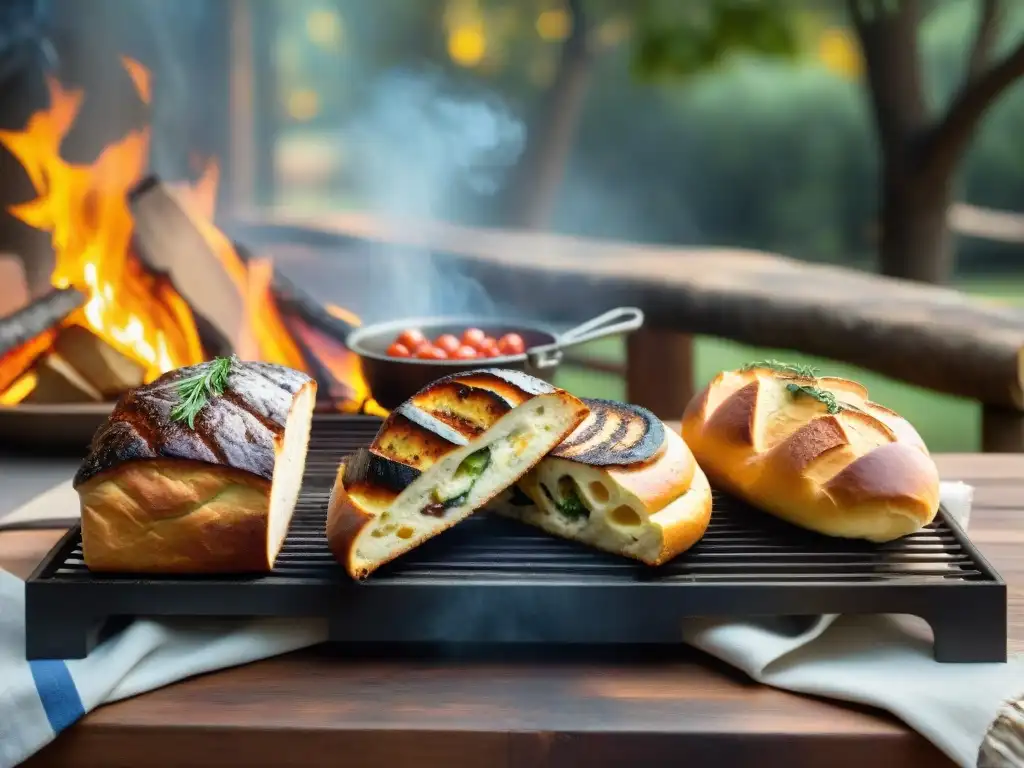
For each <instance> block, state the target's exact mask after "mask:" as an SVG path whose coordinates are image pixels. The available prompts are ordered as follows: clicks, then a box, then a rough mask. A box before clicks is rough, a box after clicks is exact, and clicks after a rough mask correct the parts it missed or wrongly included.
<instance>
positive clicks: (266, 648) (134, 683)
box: [0, 569, 327, 768]
mask: <svg viewBox="0 0 1024 768" xmlns="http://www.w3.org/2000/svg"><path fill="white" fill-rule="evenodd" d="M326 639H327V623H326V622H325V621H306V622H296V621H294V620H290V619H289V620H276V619H260V620H238V619H175V620H162V621H148V620H139V621H135V622H133V623H132V624H131V625H130V626H129V627H128V628H126V629H125V630H124V631H122V632H120V633H119V634H117V635H115V636H114V637H112V638H110V639H108V640H107V641H105V642H104V643H102V644H101V645H100V646H98V647H97V648H96V649H95V650H94V651H93V652H92V653H91V654H90V655H89V656H88V657H87V658H85V659H76V660H69V661H60V660H53V661H26V660H25V582H23V581H22V580H21V579H19V578H17V577H15V576H13V575H12V574H10V573H7V572H6V571H4V570H2V569H0V768H11V766H14V765H17V764H18V763H20V762H21V761H23V760H25V759H26V758H28V757H29V756H30V755H32V754H34V753H35V752H37V751H38V750H40V749H42V748H43V747H44V746H46V745H47V744H48V743H49V742H51V741H52V740H53V739H54V738H55V737H56V735H57V734H58V733H60V731H62V730H63V729H64V728H67V727H68V726H69V725H71V724H73V723H74V722H75V721H76V720H78V719H79V718H80V717H82V716H83V715H84V714H85V713H86V712H90V711H92V710H93V709H95V708H96V707H98V706H100V705H101V704H108V703H110V702H113V701H118V700H119V699H125V698H128V697H129V696H135V695H136V694H139V693H145V692H146V691H151V690H153V689H155V688H160V687H162V686H165V685H169V684H170V683H173V682H176V681H178V680H182V679H184V678H186V677H191V676H192V675H198V674H201V673H203V672H210V671H212V670H215V669H222V668H224V667H233V666H237V665H240V664H247V663H249V662H250V661H256V660H257V659H264V658H267V657H269V656H276V655H278V654H281V653H287V652H288V651H293V650H296V649H298V648H304V647H306V646H309V645H315V644H316V643H320V642H323V641H324V640H326Z"/></svg>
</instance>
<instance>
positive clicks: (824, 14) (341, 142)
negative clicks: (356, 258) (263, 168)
mask: <svg viewBox="0 0 1024 768" xmlns="http://www.w3.org/2000/svg"><path fill="white" fill-rule="evenodd" d="M276 13H277V14H278V15H279V17H280V31H279V33H278V37H277V41H276V46H277V47H276V71H277V77H278V80H277V88H278V92H279V94H280V98H279V106H280V110H281V113H282V116H281V119H282V124H283V125H284V126H285V129H286V130H285V132H283V133H282V135H281V140H280V142H279V145H278V149H279V155H278V157H279V160H280V162H282V163H284V176H283V177H282V185H283V186H282V187H281V188H280V189H279V190H278V191H277V199H278V201H279V202H287V201H288V200H289V199H292V198H293V197H294V196H298V197H300V198H301V197H303V195H304V193H303V191H302V190H303V185H304V184H305V185H306V187H307V188H308V187H309V183H312V182H310V180H309V179H308V178H307V179H306V181H305V182H304V181H302V179H303V176H304V174H303V168H302V166H303V160H302V157H303V154H304V152H305V153H307V154H308V157H307V159H306V160H305V163H306V166H307V167H306V168H305V172H306V176H309V175H313V176H317V175H319V176H320V177H324V176H325V175H326V176H330V177H331V178H330V179H326V178H321V179H320V182H322V183H326V184H327V186H328V187H330V192H331V194H330V195H328V196H327V197H324V196H322V195H320V193H319V191H318V192H317V196H318V198H319V199H321V200H327V199H330V200H332V204H335V203H337V202H338V201H339V200H340V201H343V202H344V204H348V205H355V206H359V205H360V204H361V203H360V189H359V187H360V183H359V182H360V179H359V178H358V176H359V175H358V174H348V175H347V173H346V168H350V167H352V158H351V154H350V153H351V152H353V151H356V145H355V144H354V143H351V144H350V145H348V146H346V142H345V136H346V132H345V130H344V126H345V124H346V122H347V121H348V120H349V119H350V117H351V115H352V114H358V113H359V111H360V109H361V105H362V104H363V103H365V101H366V99H367V98H368V92H370V91H372V90H373V88H374V84H375V83H377V82H378V76H379V75H380V74H381V73H383V72H387V71H393V70H395V69H403V68H404V69H408V70H410V71H416V70H422V69H423V68H425V67H426V68H430V69H431V70H436V71H438V72H441V73H443V76H444V77H445V78H446V79H447V82H449V83H452V84H453V85H452V88H454V89H455V90H458V89H459V88H461V87H467V88H468V87H473V88H477V89H481V90H483V91H486V92H487V93H488V94H495V95H497V96H498V97H499V98H500V99H501V100H502V101H503V103H505V104H507V105H508V106H509V108H510V109H511V110H512V112H513V113H514V114H515V115H517V116H518V118H519V119H521V120H522V122H523V125H524V127H525V131H524V135H525V140H524V143H523V146H522V148H521V151H520V153H519V155H518V161H517V162H516V163H515V164H513V165H512V167H511V168H509V169H508V170H507V172H506V174H505V177H504V179H503V183H502V184H501V185H500V189H499V190H498V191H497V192H493V193H491V192H489V193H487V194H480V193H474V192H472V191H471V190H465V189H460V188H459V185H458V184H454V183H453V184H452V185H450V188H449V189H448V190H447V192H446V194H445V195H444V197H445V205H444V206H443V207H442V209H441V210H438V211H436V213H437V215H442V216H446V217H448V218H452V219H457V220H461V221H466V222H469V223H486V224H500V225H504V226H517V227H531V228H551V229H555V230H558V231H562V232H569V233H579V234H587V235H593V236H605V237H621V238H630V239H638V240H645V241H655V242H671V243H679V244H691V243H715V244H730V245H740V246H748V247H755V248H763V249H766V250H772V251H780V252H783V253H786V254H789V255H793V256H797V257H800V258H806V259H813V260H824V261H836V262H843V263H850V264H855V265H859V266H864V267H868V268H870V267H873V266H877V267H878V268H880V269H881V270H882V271H883V272H885V273H887V274H890V275H898V276H903V277H910V278H914V279H921V280H929V281H938V282H941V281H946V280H948V279H949V278H950V277H951V276H952V275H953V274H954V273H956V272H960V273H965V272H966V273H969V272H972V271H991V270H993V269H996V270H999V269H1009V268H1017V265H1018V259H1019V255H1018V254H1019V246H1012V245H1009V246H1008V245H1003V244H998V243H992V242H986V241H974V240H968V241H962V242H959V243H956V245H957V253H958V254H959V258H957V259H954V258H953V245H954V242H953V240H952V238H951V237H950V235H949V230H948V227H947V226H946V215H945V211H946V208H947V207H948V204H949V203H950V202H951V201H952V200H964V201H969V202H971V203H974V204H977V205H981V206H989V207H993V208H996V209H1001V210H1010V211H1022V210H1024V149H1022V146H1024V144H1022V143H1021V141H1020V136H1021V129H1020V126H1021V125H1024V92H1022V89H1021V88H1020V87H1019V84H1018V83H1017V79H1018V77H1019V75H1020V73H1021V72H1024V46H1022V43H1021V40H1022V39H1024V3H1019V4H1018V3H1016V2H1013V1H1012V0H1011V1H1010V2H1006V0H1004V2H1002V3H999V2H995V0H931V1H930V2H929V1H928V0H898V1H897V0H835V1H834V2H833V1H826V0H817V1H815V2H804V1H802V0H708V2H702V3H673V2H671V1H670V0H637V1H636V2H631V3H628V4H625V3H614V2H610V1H609V0H564V1H563V0H522V1H521V2H515V3H511V2H506V1H505V0H422V1H420V2H405V1H404V0H380V2H376V3H373V4H361V3H355V2H352V1H351V0H323V1H322V2H318V1H316V0H303V1H302V2H298V1H295V0H289V1H288V2H284V1H283V0H281V1H280V2H279V5H278V7H277V9H276ZM409 130H410V131H413V130H415V126H410V128H409ZM301 137H305V139H306V144H305V149H302V146H303V145H302V142H301V141H300V140H299V139H300V138H301ZM317 142H319V143H320V146H321V149H322V153H323V155H324V157H327V156H328V155H329V156H330V157H331V161H330V162H325V161H313V160H312V159H311V158H312V157H313V156H315V155H316V153H315V152H313V151H312V149H311V147H313V146H314V145H316V144H317ZM346 158H347V159H346ZM309 166H312V168H310V167H309ZM289 168H290V169H291V171H294V172H289V171H288V170H287V169H289ZM328 168H331V169H332V171H331V172H330V173H328V172H327V169H328ZM313 186H314V187H316V183H313Z"/></svg>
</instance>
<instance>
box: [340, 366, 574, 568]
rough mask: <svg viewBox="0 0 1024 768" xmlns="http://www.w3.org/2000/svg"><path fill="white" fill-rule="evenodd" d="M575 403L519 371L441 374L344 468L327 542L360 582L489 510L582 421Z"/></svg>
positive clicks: (564, 394)
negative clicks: (479, 511)
mask: <svg viewBox="0 0 1024 768" xmlns="http://www.w3.org/2000/svg"><path fill="white" fill-rule="evenodd" d="M586 415H587V407H586V406H585V405H584V404H583V403H582V402H581V401H580V400H579V399H578V398H576V397H574V396H573V395H570V394H569V393H568V392H565V391H564V390H561V389H557V388H556V387H553V386H551V385H550V384H548V383H547V382H545V381H542V380H540V379H537V378H534V377H533V376H529V375H527V374H525V373H522V372H521V371H509V370H498V369H487V370H477V371H469V372H467V373H460V374H455V375H452V376H448V377H445V378H443V379H440V380H438V381H435V382H433V383H432V384H429V385H428V386H426V387H424V388H423V389H422V390H420V391H419V392H417V393H416V394H415V395H413V396H412V397H411V398H410V399H409V400H407V401H406V402H405V403H403V404H402V405H400V406H399V407H398V408H396V409H395V410H394V411H392V413H391V415H390V416H388V418H387V420H386V421H385V422H384V424H383V425H381V428H380V430H379V431H378V433H377V436H376V438H375V439H374V441H373V443H372V444H371V445H370V446H369V448H364V449H362V450H360V451H358V452H356V453H355V454H354V455H353V456H351V457H349V458H348V459H347V460H346V461H345V462H344V463H343V464H342V466H341V467H339V469H338V474H337V478H336V480H335V483H334V489H333V491H332V493H331V498H330V502H329V505H328V513H327V541H328V544H329V545H330V548H331V551H332V552H333V553H334V556H335V557H336V558H337V559H338V561H339V562H340V563H341V564H342V565H343V566H344V567H345V569H346V570H347V571H348V573H349V575H351V576H352V577H353V578H356V579H362V578H365V577H366V576H368V575H369V574H370V573H372V572H373V571H374V570H376V569H377V568H379V567H380V566H382V565H384V564H385V563H387V562H389V561H391V560H393V559H394V558H396V557H398V556H399V555H401V554H403V553H405V552H408V551H409V550H410V549H412V548H414V547H416V546H418V545H420V544H422V543H423V542H424V541H426V540H427V539H430V538H432V537H434V536H436V535H437V534H439V533H441V532H442V531H444V530H446V529H448V528H450V527H451V526H453V525H455V524H456V523H458V522H459V521H461V520H464V519H465V518H467V517H469V515H471V514H472V513H473V512H474V511H475V510H477V509H479V508H480V507H481V506H483V505H484V504H486V503H487V502H488V501H490V500H491V498H493V497H494V496H495V494H497V493H499V492H501V491H502V490H504V489H505V488H507V487H508V486H509V485H511V484H512V483H514V482H515V481H516V480H518V479H519V478H520V477H521V476H522V475H523V474H524V473H525V472H527V471H528V470H529V469H530V468H531V467H533V466H534V465H535V464H536V463H537V462H538V461H540V460H541V459H542V458H543V457H544V455H545V454H547V453H548V452H549V451H550V450H551V449H552V448H554V447H555V446H556V445H558V444H559V443H560V442H562V440H563V439H565V437H566V436H568V435H569V434H570V433H571V432H572V431H573V430H574V429H575V428H576V426H577V425H578V424H579V423H580V422H581V421H582V420H583V419H584V418H585V417H586Z"/></svg>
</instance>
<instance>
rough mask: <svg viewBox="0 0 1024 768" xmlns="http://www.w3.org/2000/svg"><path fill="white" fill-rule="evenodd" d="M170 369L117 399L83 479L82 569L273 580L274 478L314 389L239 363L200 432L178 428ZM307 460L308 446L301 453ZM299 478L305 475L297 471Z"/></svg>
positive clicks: (269, 368) (277, 370) (297, 375)
mask: <svg viewBox="0 0 1024 768" xmlns="http://www.w3.org/2000/svg"><path fill="white" fill-rule="evenodd" d="M206 365H209V363H204V364H203V365H202V366H191V367H188V368H183V369H178V370H175V371H171V372H169V373H167V374H165V375H164V376H161V377H160V378H158V379H157V380H155V381H154V382H152V383H151V384H148V385H146V386H143V387H139V388H137V389H134V390H132V391H130V392H128V393H126V394H125V395H124V396H122V397H121V399H120V400H119V401H118V403H117V404H116V405H115V408H114V410H113V412H112V413H111V415H110V417H109V418H108V420H107V421H106V423H105V424H104V425H103V426H101V427H100V429H99V430H97V432H96V435H95V436H94V437H93V440H92V444H91V445H90V449H89V453H88V455H87V456H86V458H85V460H84V461H83V462H82V465H81V466H80V468H79V470H78V472H77V473H76V475H75V479H74V486H75V489H76V490H77V492H78V495H79V499H80V503H81V509H82V547H83V555H84V559H85V563H86V565H87V566H88V567H89V568H90V569H93V570H98V571H119V572H133V573H160V572H163V573H213V572H238V571H266V570H269V569H270V568H272V567H273V563H272V562H271V556H270V552H269V549H268V538H269V537H270V536H271V535H272V531H271V528H272V524H271V520H270V517H271V515H270V506H271V489H272V486H273V481H274V469H275V464H276V463H277V460H278V457H279V455H281V453H282V451H283V450H284V443H285V427H286V425H287V423H288V418H289V415H290V414H291V413H292V409H293V406H294V405H295V403H296V401H297V399H298V398H300V397H303V398H304V399H308V401H309V402H310V403H312V401H313V399H314V398H315V390H316V382H315V381H313V380H312V379H311V378H310V377H309V376H307V375H306V374H304V373H301V372H299V371H295V370H292V369H289V368H285V367H283V366H278V365H273V364H269V363H250V362H235V363H233V364H232V367H231V372H230V375H229V378H228V384H227V387H226V388H225V391H224V394H223V396H220V397H212V398H210V400H209V401H208V402H207V404H206V405H205V406H204V407H203V408H202V410H201V411H200V412H199V413H198V415H197V416H196V418H195V428H194V429H192V428H190V427H189V426H188V425H187V424H185V423H183V422H178V421H173V420H172V419H171V417H170V412H171V409H172V408H173V407H174V405H175V404H176V403H177V402H178V396H177V384H178V382H180V381H181V379H183V378H185V377H187V376H190V375H193V374H195V373H197V372H202V370H203V366H206ZM302 449H303V457H304V450H305V446H302ZM299 471H301V468H299Z"/></svg>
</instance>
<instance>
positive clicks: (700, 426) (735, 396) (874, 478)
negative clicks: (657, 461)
mask: <svg viewBox="0 0 1024 768" xmlns="http://www.w3.org/2000/svg"><path fill="white" fill-rule="evenodd" d="M801 388H804V389H801ZM808 389H810V390H811V391H812V394H811V395H809V394H807V390H808ZM814 392H817V393H819V394H821V393H824V394H825V395H831V396H834V398H835V405H836V407H835V408H833V409H830V408H829V406H828V404H827V403H826V402H823V401H822V400H821V399H819V398H818V397H816V396H813V393H814ZM826 399H827V397H826ZM831 410H834V411H835V412H830V411H831ZM682 435H683V438H684V440H685V441H686V443H687V444H688V445H689V446H690V449H691V450H692V451H693V453H694V455H695V456H696V458H697V461H698V463H699V464H700V466H701V467H703V469H704V471H705V472H706V473H707V475H708V477H709V478H710V479H711V482H712V484H713V485H714V486H716V487H718V488H720V489H721V490H723V491H727V492H730V493H733V494H734V495H736V496H739V497H740V498H742V499H744V500H746V501H747V502H749V503H750V504H752V505H753V506H755V507H758V508H760V509H763V510H765V511H767V512H770V513H772V514H774V515H776V516H778V517H780V518H782V519H784V520H787V521H789V522H791V523H794V524H796V525H799V526H802V527H804V528H808V529H810V530H814V531H817V532H819V533H823V534H825V535H829V536H838V537H844V538H862V539H867V540H869V541H875V542H885V541H890V540H892V539H895V538H898V537H900V536H904V535H906V534H909V533H913V532H914V531H916V530H918V529H920V528H921V527H923V526H925V525H927V524H929V523H930V522H932V520H933V519H934V518H935V515H936V513H937V512H938V507H939V475H938V470H937V468H936V466H935V462H934V461H933V460H932V459H931V457H930V455H929V453H928V449H927V447H926V446H925V444H924V441H923V440H922V439H921V436H920V435H919V434H918V433H917V431H916V430H915V429H914V428H913V426H912V425H911V424H910V423H909V422H908V421H907V420H906V419H904V418H902V417H901V416H900V415H899V414H897V413H895V412H893V411H891V410H889V409H888V408H884V407H883V406H880V405H878V404H877V403H873V402H871V401H870V400H869V399H868V392H867V390H866V389H865V388H864V387H863V386H861V385H860V384H858V383H856V382H853V381H849V380H847V379H841V378H835V377H821V378H809V377H806V376H797V375H790V374H788V373H786V372H780V371H777V370H773V369H772V368H769V367H765V368H752V369H749V370H740V371H724V372H722V373H720V374H718V376H716V377H715V378H714V379H713V380H712V381H711V382H710V383H709V384H708V386H707V387H705V389H704V390H703V391H702V392H700V393H698V394H697V395H696V396H695V397H694V398H693V400H691V402H690V404H689V405H688V407H687V409H686V412H685V413H684V415H683V419H682Z"/></svg>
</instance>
